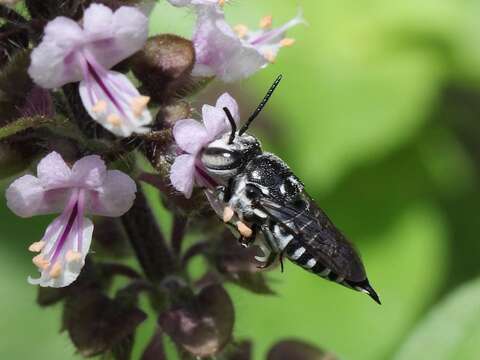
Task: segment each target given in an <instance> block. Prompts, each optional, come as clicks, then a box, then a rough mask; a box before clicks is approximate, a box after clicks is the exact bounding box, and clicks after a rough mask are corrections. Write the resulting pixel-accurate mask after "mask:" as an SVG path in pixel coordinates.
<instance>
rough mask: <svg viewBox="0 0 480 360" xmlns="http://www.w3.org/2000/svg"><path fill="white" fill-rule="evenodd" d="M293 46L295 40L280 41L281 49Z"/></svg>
mask: <svg viewBox="0 0 480 360" xmlns="http://www.w3.org/2000/svg"><path fill="white" fill-rule="evenodd" d="M293 44H295V39H292V38H285V39H282V41H280V46H281V47H290V46H292V45H293Z"/></svg>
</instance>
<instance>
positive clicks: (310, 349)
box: [267, 340, 338, 360]
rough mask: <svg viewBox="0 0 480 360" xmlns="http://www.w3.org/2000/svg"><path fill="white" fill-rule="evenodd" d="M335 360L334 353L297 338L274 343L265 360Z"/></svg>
mask: <svg viewBox="0 0 480 360" xmlns="http://www.w3.org/2000/svg"><path fill="white" fill-rule="evenodd" d="M290 359H296V360H336V359H338V358H337V357H336V356H335V355H333V354H330V353H326V352H325V351H323V350H321V349H318V348H317V347H315V346H313V345H310V344H307V343H305V342H303V341H298V340H283V341H280V342H279V343H277V344H275V345H274V346H273V347H272V348H271V349H270V351H269V352H268V355H267V360H290Z"/></svg>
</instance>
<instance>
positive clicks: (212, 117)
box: [170, 93, 240, 198]
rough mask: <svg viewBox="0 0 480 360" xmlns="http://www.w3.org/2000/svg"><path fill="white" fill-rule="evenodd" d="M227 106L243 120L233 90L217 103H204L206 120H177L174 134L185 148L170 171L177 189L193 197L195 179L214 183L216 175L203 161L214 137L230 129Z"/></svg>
mask: <svg viewBox="0 0 480 360" xmlns="http://www.w3.org/2000/svg"><path fill="white" fill-rule="evenodd" d="M224 107H227V108H228V109H229V110H230V112H231V113H232V116H233V118H234V119H235V122H236V123H237V124H238V123H239V122H240V114H239V111H238V104H237V102H236V101H235V99H233V98H232V97H231V96H230V95H229V94H227V93H225V94H223V95H222V96H220V97H219V98H218V100H217V103H216V105H215V106H211V105H203V108H202V118H203V124H202V123H200V122H198V121H196V120H193V119H185V120H180V121H177V122H176V123H175V126H174V128H173V136H174V138H175V142H176V143H177V145H178V146H179V148H180V149H181V150H182V151H183V152H184V153H183V154H181V155H179V156H177V158H176V159H175V162H174V163H173V165H172V168H171V171H170V181H171V182H172V185H173V187H174V188H175V189H177V190H178V191H180V192H182V193H183V194H184V195H185V197H186V198H190V196H191V195H192V191H193V186H194V185H195V183H197V184H199V185H206V186H212V185H214V184H213V183H212V179H210V178H209V177H208V175H207V174H206V173H205V171H204V170H203V168H202V165H201V163H200V161H199V156H200V153H201V151H202V149H203V148H205V147H206V146H207V145H208V144H210V143H211V142H212V141H214V140H216V139H218V138H220V137H221V136H222V135H223V134H225V133H227V132H229V131H230V123H229V122H228V119H227V117H226V115H225V112H224V111H223V108H224Z"/></svg>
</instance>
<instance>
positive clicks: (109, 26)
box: [84, 4, 148, 68]
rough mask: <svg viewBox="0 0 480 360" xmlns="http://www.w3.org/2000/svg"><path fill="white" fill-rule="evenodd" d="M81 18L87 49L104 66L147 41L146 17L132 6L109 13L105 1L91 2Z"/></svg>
mask: <svg viewBox="0 0 480 360" xmlns="http://www.w3.org/2000/svg"><path fill="white" fill-rule="evenodd" d="M84 22H85V25H84V28H85V31H86V33H87V34H88V35H87V36H88V38H89V40H90V44H89V45H88V50H89V51H90V52H91V53H92V55H93V56H94V57H95V58H96V59H97V61H98V62H99V63H101V64H102V65H103V66H105V67H106V68H111V67H112V66H114V65H116V64H118V63H119V62H120V61H122V60H124V59H126V58H128V57H129V56H131V55H133V54H134V53H136V52H137V51H139V50H140V49H141V48H142V47H143V45H145V42H146V41H147V37H148V18H147V17H146V16H145V15H144V14H143V13H142V11H141V10H139V9H137V8H135V7H130V6H122V7H121V8H119V9H118V10H116V11H115V12H113V13H112V12H111V10H110V9H108V8H106V6H104V5H100V4H92V5H90V7H89V8H88V9H87V10H86V11H85V16H84ZM102 39H103V40H102Z"/></svg>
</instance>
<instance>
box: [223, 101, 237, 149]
mask: <svg viewBox="0 0 480 360" xmlns="http://www.w3.org/2000/svg"><path fill="white" fill-rule="evenodd" d="M223 111H225V115H227V119H228V121H229V123H230V127H231V128H232V131H231V132H230V137H229V138H228V144H233V140H235V134H236V132H237V124H236V123H235V119H234V118H233V116H232V113H231V112H230V110H228V108H227V107H224V108H223Z"/></svg>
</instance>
